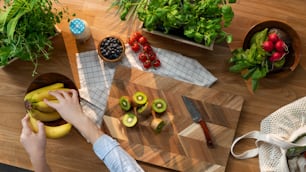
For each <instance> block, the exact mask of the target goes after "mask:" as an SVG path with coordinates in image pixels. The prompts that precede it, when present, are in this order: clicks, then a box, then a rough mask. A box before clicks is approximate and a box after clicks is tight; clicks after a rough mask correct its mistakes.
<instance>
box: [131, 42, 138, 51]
mask: <svg viewBox="0 0 306 172" xmlns="http://www.w3.org/2000/svg"><path fill="white" fill-rule="evenodd" d="M131 48H132V50H133V51H134V52H135V53H137V52H138V51H139V50H140V46H139V45H138V43H137V42H134V44H133V45H132V47H131Z"/></svg>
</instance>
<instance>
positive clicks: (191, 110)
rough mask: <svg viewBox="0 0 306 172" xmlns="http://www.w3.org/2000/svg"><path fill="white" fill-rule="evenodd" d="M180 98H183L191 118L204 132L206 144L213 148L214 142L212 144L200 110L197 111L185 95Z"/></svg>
mask: <svg viewBox="0 0 306 172" xmlns="http://www.w3.org/2000/svg"><path fill="white" fill-rule="evenodd" d="M182 98H183V101H184V103H185V106H186V108H187V110H188V111H189V113H190V115H191V117H192V120H193V121H194V122H196V123H198V124H200V125H201V127H202V129H203V132H204V135H205V138H206V144H207V146H208V147H209V148H213V147H214V144H213V141H212V139H211V136H210V132H209V130H208V127H207V125H206V123H205V121H204V120H203V119H202V117H201V114H200V112H199V111H198V109H197V108H196V106H195V105H194V104H193V102H192V100H190V99H189V98H188V97H186V96H182Z"/></svg>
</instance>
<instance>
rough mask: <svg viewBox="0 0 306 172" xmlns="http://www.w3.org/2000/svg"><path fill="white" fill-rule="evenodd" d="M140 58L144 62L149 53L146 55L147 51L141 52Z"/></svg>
mask: <svg viewBox="0 0 306 172" xmlns="http://www.w3.org/2000/svg"><path fill="white" fill-rule="evenodd" d="M138 59H139V60H140V61H141V62H142V63H144V62H145V61H146V60H147V55H146V54H145V53H140V54H139V55H138Z"/></svg>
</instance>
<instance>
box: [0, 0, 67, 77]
mask: <svg viewBox="0 0 306 172" xmlns="http://www.w3.org/2000/svg"><path fill="white" fill-rule="evenodd" d="M54 3H57V4H59V2H58V0H5V1H4V3H3V6H2V8H0V66H4V65H7V63H8V61H9V60H10V59H12V58H14V57H17V58H19V59H22V60H26V61H31V62H33V64H34V70H33V75H34V74H36V70H37V65H38V64H37V63H38V58H41V57H43V58H45V59H49V51H50V50H52V49H53V47H52V43H51V40H50V39H49V38H50V37H52V36H54V35H55V34H56V31H55V25H56V24H57V23H60V22H61V20H62V19H63V17H64V16H63V14H64V13H65V14H67V15H69V13H68V11H67V9H66V8H63V9H62V10H57V9H56V8H53V4H54ZM68 21H69V18H68Z"/></svg>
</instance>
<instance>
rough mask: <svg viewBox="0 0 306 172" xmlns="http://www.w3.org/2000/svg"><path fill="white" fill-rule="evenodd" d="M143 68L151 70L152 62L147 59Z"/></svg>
mask: <svg viewBox="0 0 306 172" xmlns="http://www.w3.org/2000/svg"><path fill="white" fill-rule="evenodd" d="M143 67H144V68H145V69H149V68H150V67H151V60H149V59H147V60H146V61H145V62H144V63H143Z"/></svg>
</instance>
